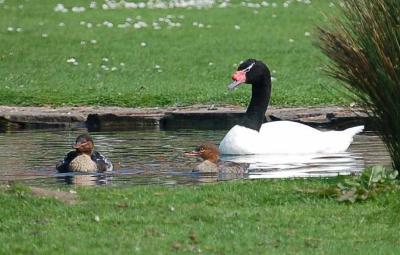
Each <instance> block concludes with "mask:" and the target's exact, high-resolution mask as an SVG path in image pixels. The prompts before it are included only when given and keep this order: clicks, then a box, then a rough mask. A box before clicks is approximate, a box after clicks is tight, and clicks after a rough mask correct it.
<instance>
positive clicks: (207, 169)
mask: <svg viewBox="0 0 400 255" xmlns="http://www.w3.org/2000/svg"><path fill="white" fill-rule="evenodd" d="M185 155H186V156H195V157H201V158H202V159H203V162H201V163H200V164H198V165H196V166H195V167H194V168H193V170H192V172H195V173H215V174H228V175H243V174H244V173H246V172H247V168H248V164H238V163H235V162H230V161H222V160H220V158H219V156H220V153H219V149H218V147H217V146H216V145H214V144H213V143H202V144H200V145H199V146H197V147H196V149H195V150H194V151H191V152H187V153H185Z"/></svg>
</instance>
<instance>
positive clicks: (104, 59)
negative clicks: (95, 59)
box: [101, 58, 109, 62]
mask: <svg viewBox="0 0 400 255" xmlns="http://www.w3.org/2000/svg"><path fill="white" fill-rule="evenodd" d="M101 60H102V61H104V62H108V61H109V59H108V58H102V59H101Z"/></svg>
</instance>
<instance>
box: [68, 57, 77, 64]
mask: <svg viewBox="0 0 400 255" xmlns="http://www.w3.org/2000/svg"><path fill="white" fill-rule="evenodd" d="M67 63H68V64H72V65H77V64H78V61H77V60H76V59H75V58H69V59H67Z"/></svg>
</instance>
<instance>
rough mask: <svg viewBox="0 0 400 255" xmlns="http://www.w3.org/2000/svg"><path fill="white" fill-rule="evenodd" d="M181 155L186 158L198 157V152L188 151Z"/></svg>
mask: <svg viewBox="0 0 400 255" xmlns="http://www.w3.org/2000/svg"><path fill="white" fill-rule="evenodd" d="M183 155H185V156H186V157H197V156H199V155H200V153H199V152H198V151H190V152H185V153H184V154H183Z"/></svg>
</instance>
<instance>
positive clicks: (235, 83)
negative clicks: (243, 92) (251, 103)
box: [228, 81, 243, 90]
mask: <svg viewBox="0 0 400 255" xmlns="http://www.w3.org/2000/svg"><path fill="white" fill-rule="evenodd" d="M242 83H243V82H242V81H233V82H232V83H231V84H229V85H228V89H229V90H234V89H236V88H237V87H238V86H239V85H240V84H242Z"/></svg>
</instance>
